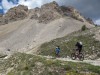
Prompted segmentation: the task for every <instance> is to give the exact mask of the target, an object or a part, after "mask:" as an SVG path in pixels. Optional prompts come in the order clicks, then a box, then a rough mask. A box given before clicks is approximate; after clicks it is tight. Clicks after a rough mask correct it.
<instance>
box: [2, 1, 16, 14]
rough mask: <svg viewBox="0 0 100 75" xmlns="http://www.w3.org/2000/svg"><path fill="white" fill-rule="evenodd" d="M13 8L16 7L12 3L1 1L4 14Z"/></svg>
mask: <svg viewBox="0 0 100 75" xmlns="http://www.w3.org/2000/svg"><path fill="white" fill-rule="evenodd" d="M14 6H16V5H14V4H13V3H12V2H8V1H7V0H2V7H3V9H4V13H6V12H7V10H8V9H10V8H12V7H14Z"/></svg>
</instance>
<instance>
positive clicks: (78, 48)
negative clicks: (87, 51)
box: [75, 42, 83, 54]
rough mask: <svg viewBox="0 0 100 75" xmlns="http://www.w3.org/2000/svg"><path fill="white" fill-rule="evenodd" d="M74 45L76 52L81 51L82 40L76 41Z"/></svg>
mask: <svg viewBox="0 0 100 75" xmlns="http://www.w3.org/2000/svg"><path fill="white" fill-rule="evenodd" d="M75 46H76V47H77V49H76V50H77V51H78V53H79V54H80V53H81V51H82V47H83V45H82V42H77V43H76V45H75Z"/></svg>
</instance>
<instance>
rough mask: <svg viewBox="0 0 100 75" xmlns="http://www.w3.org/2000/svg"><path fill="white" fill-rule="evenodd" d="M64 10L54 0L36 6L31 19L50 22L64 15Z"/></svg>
mask: <svg viewBox="0 0 100 75" xmlns="http://www.w3.org/2000/svg"><path fill="white" fill-rule="evenodd" d="M62 14H63V13H62V10H61V9H60V7H59V5H58V4H57V3H56V2H55V1H53V2H51V3H47V4H44V5H42V6H41V8H38V7H37V8H35V11H34V13H33V15H32V16H31V19H37V20H38V21H39V23H48V22H50V21H52V20H54V19H58V18H60V17H62Z"/></svg>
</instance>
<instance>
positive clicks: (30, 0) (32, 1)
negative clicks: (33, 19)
mask: <svg viewBox="0 0 100 75" xmlns="http://www.w3.org/2000/svg"><path fill="white" fill-rule="evenodd" d="M42 2H43V0H26V1H25V0H19V2H18V4H21V5H26V6H28V8H29V9H32V8H34V7H40V6H41V5H42V4H43V3H42Z"/></svg>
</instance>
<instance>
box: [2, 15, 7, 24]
mask: <svg viewBox="0 0 100 75" xmlns="http://www.w3.org/2000/svg"><path fill="white" fill-rule="evenodd" d="M7 23H8V21H7V19H6V18H4V15H1V14H0V25H4V24H7Z"/></svg>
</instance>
